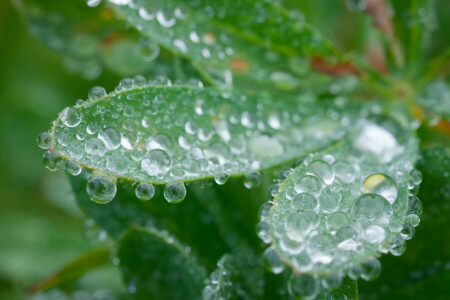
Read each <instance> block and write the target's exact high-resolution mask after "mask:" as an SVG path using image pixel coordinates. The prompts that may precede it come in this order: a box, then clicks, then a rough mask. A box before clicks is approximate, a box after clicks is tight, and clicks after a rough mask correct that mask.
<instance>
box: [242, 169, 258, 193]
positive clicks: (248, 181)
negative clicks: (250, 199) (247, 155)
mask: <svg viewBox="0 0 450 300" xmlns="http://www.w3.org/2000/svg"><path fill="white" fill-rule="evenodd" d="M260 183H261V173H259V172H257V171H255V172H251V173H250V174H248V175H247V176H245V179H244V186H245V187H246V188H247V189H251V188H253V187H256V186H258V185H259V184H260Z"/></svg>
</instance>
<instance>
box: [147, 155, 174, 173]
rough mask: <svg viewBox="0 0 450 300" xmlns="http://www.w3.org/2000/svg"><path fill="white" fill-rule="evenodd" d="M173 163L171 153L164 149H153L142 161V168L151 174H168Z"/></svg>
mask: <svg viewBox="0 0 450 300" xmlns="http://www.w3.org/2000/svg"><path fill="white" fill-rule="evenodd" d="M171 164H172V159H171V158H170V156H169V154H168V153H167V152H166V151H164V150H162V149H153V150H152V151H150V152H149V154H148V157H147V158H144V159H143V160H142V161H141V168H142V170H143V171H144V172H147V173H148V175H150V176H156V175H164V174H166V173H167V172H168V171H169V169H170V166H171Z"/></svg>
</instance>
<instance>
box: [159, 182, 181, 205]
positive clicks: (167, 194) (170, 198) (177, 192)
mask: <svg viewBox="0 0 450 300" xmlns="http://www.w3.org/2000/svg"><path fill="white" fill-rule="evenodd" d="M185 197H186V187H185V186H184V183H182V182H171V183H168V184H167V185H166V187H165V188H164V198H165V199H166V200H167V202H169V203H173V204H176V203H180V202H181V201H183V200H184V198H185Z"/></svg>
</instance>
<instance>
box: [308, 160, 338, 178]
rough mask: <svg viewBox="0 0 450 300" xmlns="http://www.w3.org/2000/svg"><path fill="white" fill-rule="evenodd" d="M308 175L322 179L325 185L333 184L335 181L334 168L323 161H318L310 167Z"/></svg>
mask: <svg viewBox="0 0 450 300" xmlns="http://www.w3.org/2000/svg"><path fill="white" fill-rule="evenodd" d="M307 174H312V175H315V176H317V177H318V178H321V179H322V180H323V182H325V184H331V183H332V182H333V180H334V170H333V168H332V167H331V165H330V164H329V163H327V162H325V161H323V160H317V161H314V162H312V163H311V164H310V165H308V169H307Z"/></svg>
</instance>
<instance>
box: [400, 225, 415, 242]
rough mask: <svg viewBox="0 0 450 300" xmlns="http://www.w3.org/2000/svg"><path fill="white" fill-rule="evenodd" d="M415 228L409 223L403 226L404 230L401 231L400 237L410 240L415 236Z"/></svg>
mask: <svg viewBox="0 0 450 300" xmlns="http://www.w3.org/2000/svg"><path fill="white" fill-rule="evenodd" d="M415 231H416V230H415V229H414V226H412V225H411V224H409V223H405V224H403V227H402V230H400V236H401V237H402V239H404V240H410V239H412V237H413V236H414V234H415Z"/></svg>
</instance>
